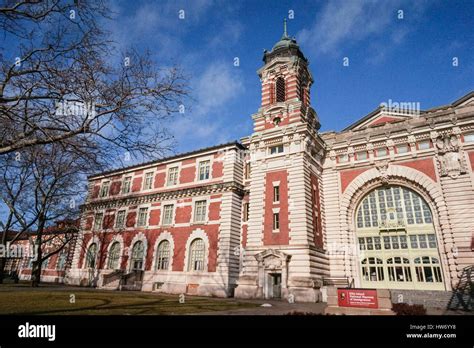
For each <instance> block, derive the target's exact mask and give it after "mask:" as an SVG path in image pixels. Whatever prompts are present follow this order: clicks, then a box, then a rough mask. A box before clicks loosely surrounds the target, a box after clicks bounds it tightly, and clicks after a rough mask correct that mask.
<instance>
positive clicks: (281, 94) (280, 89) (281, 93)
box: [276, 77, 286, 103]
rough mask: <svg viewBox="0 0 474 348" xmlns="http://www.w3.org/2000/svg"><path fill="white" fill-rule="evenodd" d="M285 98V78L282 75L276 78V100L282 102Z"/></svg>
mask: <svg viewBox="0 0 474 348" xmlns="http://www.w3.org/2000/svg"><path fill="white" fill-rule="evenodd" d="M285 99H286V96H285V79H284V78H283V77H278V78H277V79H276V102H277V103H280V102H284V101H285Z"/></svg>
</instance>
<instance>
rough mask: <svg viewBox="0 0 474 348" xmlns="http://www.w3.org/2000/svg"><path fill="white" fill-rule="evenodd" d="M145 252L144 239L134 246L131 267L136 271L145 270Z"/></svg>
mask: <svg viewBox="0 0 474 348" xmlns="http://www.w3.org/2000/svg"><path fill="white" fill-rule="evenodd" d="M144 253H145V247H144V245H143V242H142V241H138V242H135V244H134V245H133V248H132V262H131V268H132V270H134V271H140V270H143V256H144Z"/></svg>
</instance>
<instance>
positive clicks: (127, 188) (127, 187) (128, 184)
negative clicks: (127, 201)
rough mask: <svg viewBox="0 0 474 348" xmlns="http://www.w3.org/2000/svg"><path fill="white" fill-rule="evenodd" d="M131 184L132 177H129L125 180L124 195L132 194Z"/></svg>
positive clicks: (123, 184)
mask: <svg viewBox="0 0 474 348" xmlns="http://www.w3.org/2000/svg"><path fill="white" fill-rule="evenodd" d="M131 183H132V177H131V176H127V177H125V178H123V183H122V194H127V193H130V188H131Z"/></svg>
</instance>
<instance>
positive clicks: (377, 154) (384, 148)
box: [375, 147, 390, 158]
mask: <svg viewBox="0 0 474 348" xmlns="http://www.w3.org/2000/svg"><path fill="white" fill-rule="evenodd" d="M379 151H385V153H384V154H380V153H379ZM389 154H390V151H389V150H388V148H386V147H379V148H377V149H375V157H377V158H379V157H387V156H388V155H389Z"/></svg>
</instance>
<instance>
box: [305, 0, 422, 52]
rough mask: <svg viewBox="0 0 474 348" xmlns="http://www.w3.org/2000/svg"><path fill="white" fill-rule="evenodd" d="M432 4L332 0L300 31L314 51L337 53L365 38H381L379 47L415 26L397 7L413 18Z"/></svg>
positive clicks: (397, 0) (397, 39) (400, 0)
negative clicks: (400, 14) (412, 25)
mask: <svg viewBox="0 0 474 348" xmlns="http://www.w3.org/2000/svg"><path fill="white" fill-rule="evenodd" d="M429 4H430V3H429V2H427V1H425V0H420V1H414V2H412V1H408V0H351V1H347V0H335V1H331V2H328V3H327V4H326V5H325V6H324V7H323V8H322V9H321V11H320V13H319V14H318V15H317V16H316V18H315V20H314V22H313V24H312V25H311V26H310V27H309V28H306V29H303V30H301V31H300V32H299V33H298V38H299V41H300V42H301V43H302V44H303V45H304V46H305V47H306V48H307V49H308V50H310V52H309V53H311V54H314V55H316V54H329V55H336V54H338V53H340V51H341V50H342V49H343V48H348V47H350V46H351V45H352V44H354V43H357V42H360V41H363V40H365V39H371V40H375V41H377V40H378V41H381V43H380V44H379V45H378V46H379V48H381V47H386V46H390V45H392V44H399V43H401V42H402V41H403V39H404V38H405V36H406V35H407V34H408V33H409V32H410V31H411V30H412V27H411V26H410V24H408V22H407V21H404V19H398V11H399V10H401V11H403V16H409V17H410V18H414V17H416V16H419V15H420V14H422V12H423V11H424V10H425V9H426V8H427V6H429ZM404 18H405V17H404ZM377 56H378V57H379V58H380V57H383V56H384V52H378V53H377Z"/></svg>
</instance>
